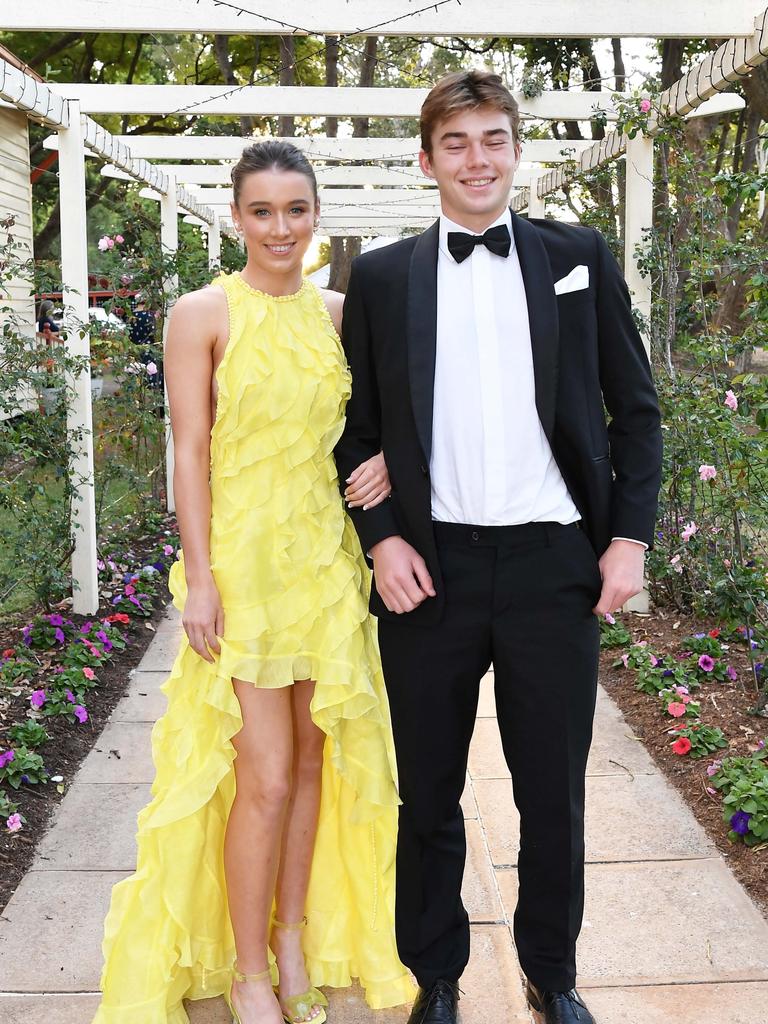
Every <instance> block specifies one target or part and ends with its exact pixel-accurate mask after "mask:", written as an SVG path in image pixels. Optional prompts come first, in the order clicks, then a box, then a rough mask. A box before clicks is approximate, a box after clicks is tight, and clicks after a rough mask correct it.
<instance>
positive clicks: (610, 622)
mask: <svg viewBox="0 0 768 1024" xmlns="http://www.w3.org/2000/svg"><path fill="white" fill-rule="evenodd" d="M603 618H604V619H605V621H606V622H607V623H608V625H609V626H615V625H616V619H614V617H613V616H612V615H611V613H610V612H606V613H605V615H604V616H603Z"/></svg>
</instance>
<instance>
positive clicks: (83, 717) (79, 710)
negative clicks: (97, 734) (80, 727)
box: [72, 704, 88, 724]
mask: <svg viewBox="0 0 768 1024" xmlns="http://www.w3.org/2000/svg"><path fill="white" fill-rule="evenodd" d="M72 711H73V713H74V716H75V718H76V719H77V720H78V722H80V723H81V724H82V723H83V722H87V721H88V712H87V711H86V710H85V708H84V707H83V705H82V704H76V705H75V706H74V707H73V708H72Z"/></svg>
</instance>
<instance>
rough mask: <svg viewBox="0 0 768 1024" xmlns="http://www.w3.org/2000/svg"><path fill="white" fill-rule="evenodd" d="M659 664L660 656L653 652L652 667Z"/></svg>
mask: <svg viewBox="0 0 768 1024" xmlns="http://www.w3.org/2000/svg"><path fill="white" fill-rule="evenodd" d="M658 664H659V659H658V658H657V657H656V655H655V654H652V655H651V667H652V668H656V666H657V665H658Z"/></svg>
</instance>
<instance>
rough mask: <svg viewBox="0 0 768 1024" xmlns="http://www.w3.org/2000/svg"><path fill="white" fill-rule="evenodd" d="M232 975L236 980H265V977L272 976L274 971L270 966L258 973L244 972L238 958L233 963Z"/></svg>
mask: <svg viewBox="0 0 768 1024" xmlns="http://www.w3.org/2000/svg"><path fill="white" fill-rule="evenodd" d="M232 975H233V977H234V979H235V981H263V979H264V978H269V977H271V976H272V972H271V971H270V969H269V968H267V969H266V971H260V972H259V973H258V974H243V972H242V971H241V970H240V968H239V967H238V966H237V960H235V962H234V964H232Z"/></svg>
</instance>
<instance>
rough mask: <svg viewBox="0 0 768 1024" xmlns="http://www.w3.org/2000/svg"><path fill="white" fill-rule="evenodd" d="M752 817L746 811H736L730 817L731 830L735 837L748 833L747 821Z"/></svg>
mask: <svg viewBox="0 0 768 1024" xmlns="http://www.w3.org/2000/svg"><path fill="white" fill-rule="evenodd" d="M751 817H752V815H751V814H748V813H747V812H746V811H736V813H735V814H734V815H733V816H732V817H731V828H732V829H733V831H734V832H735V833H736V835H737V836H745V835H746V834H747V832H748V831H749V819H750V818H751Z"/></svg>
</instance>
